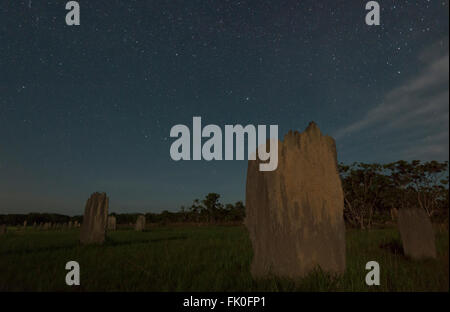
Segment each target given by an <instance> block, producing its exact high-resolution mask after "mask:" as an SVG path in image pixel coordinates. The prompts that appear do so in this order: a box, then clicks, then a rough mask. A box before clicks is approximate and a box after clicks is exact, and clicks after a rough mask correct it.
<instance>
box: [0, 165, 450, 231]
mask: <svg viewBox="0 0 450 312" xmlns="http://www.w3.org/2000/svg"><path fill="white" fill-rule="evenodd" d="M338 167H339V174H340V176H341V179H342V187H343V190H344V218H345V221H346V223H347V225H349V226H352V227H358V228H370V227H372V226H373V225H374V224H376V223H385V222H387V221H389V220H390V221H394V220H395V216H396V212H397V211H398V209H400V208H408V207H418V208H420V209H424V210H425V211H426V212H427V214H428V215H429V216H430V217H431V219H432V220H433V221H437V222H446V223H447V224H448V216H449V190H448V162H437V161H430V162H420V161H417V160H414V161H411V162H407V161H403V160H401V161H397V162H393V163H389V164H376V163H375V164H367V163H353V164H351V165H344V164H340V165H339V166H338ZM113 215H115V216H116V218H117V223H118V224H134V223H135V222H136V219H137V216H138V215H139V214H116V213H113ZM145 216H146V222H147V223H159V224H167V223H181V222H193V223H221V222H242V221H243V220H244V218H245V207H244V204H243V203H242V202H241V201H239V202H236V203H235V204H222V203H221V202H220V195H219V194H216V193H209V194H208V195H206V197H205V198H204V199H202V200H200V199H195V200H194V201H193V203H192V205H191V206H189V207H181V209H180V210H179V211H177V212H170V211H167V210H166V211H163V212H161V213H146V214H145ZM82 218H83V217H82V216H75V217H69V216H64V215H60V214H47V213H44V214H39V213H30V214H27V215H20V214H9V215H0V224H8V225H22V224H23V223H24V221H27V224H28V225H32V224H33V223H37V224H39V223H45V222H51V223H67V222H69V221H72V222H74V221H78V222H80V223H81V222H82Z"/></svg>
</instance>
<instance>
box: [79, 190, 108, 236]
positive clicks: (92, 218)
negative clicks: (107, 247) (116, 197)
mask: <svg viewBox="0 0 450 312" xmlns="http://www.w3.org/2000/svg"><path fill="white" fill-rule="evenodd" d="M108 205H109V199H108V197H107V196H106V193H94V194H92V195H91V197H90V198H89V199H88V200H87V202H86V207H85V208H84V216H83V224H82V225H81V229H80V242H81V243H82V244H101V243H103V242H104V241H105V234H106V226H107V220H108Z"/></svg>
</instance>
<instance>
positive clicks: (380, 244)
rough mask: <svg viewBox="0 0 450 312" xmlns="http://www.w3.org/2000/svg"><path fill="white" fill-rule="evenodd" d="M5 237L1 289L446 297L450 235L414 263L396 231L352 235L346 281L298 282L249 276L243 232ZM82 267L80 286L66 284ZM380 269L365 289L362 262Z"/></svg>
mask: <svg viewBox="0 0 450 312" xmlns="http://www.w3.org/2000/svg"><path fill="white" fill-rule="evenodd" d="M9 230H10V231H9V233H8V234H6V235H3V236H0V291H448V290H449V271H448V267H449V261H448V259H449V254H448V253H449V239H448V238H449V236H448V231H441V232H438V233H437V236H436V243H437V247H438V259H436V260H426V261H412V260H410V259H408V258H406V257H405V256H404V255H403V254H402V249H401V243H400V239H399V234H398V232H397V231H396V230H395V229H377V230H372V231H359V230H349V231H347V236H346V238H347V270H346V273H345V274H344V275H342V276H338V277H336V276H331V275H329V274H325V273H323V272H320V271H316V272H312V273H311V274H309V275H308V276H306V277H305V278H302V279H300V280H288V279H280V278H276V277H268V278H266V279H262V280H254V279H252V277H251V274H250V263H251V259H252V249H251V244H250V241H249V238H248V235H247V232H246V229H245V228H244V227H242V226H202V227H195V226H176V227H168V226H167V227H156V228H152V229H150V230H148V231H145V232H135V231H132V230H119V231H116V232H110V233H108V238H107V242H106V243H105V244H104V245H102V246H81V245H79V243H78V236H79V231H78V230H77V229H72V230H66V231H35V230H33V229H27V230H20V231H14V230H13V229H9ZM70 260H75V261H78V263H79V264H80V267H81V286H76V287H69V286H66V284H65V275H66V273H67V272H68V271H66V270H65V264H66V263H67V262H68V261H70ZM371 260H375V261H377V262H378V263H379V264H380V270H381V285H380V286H372V287H368V286H366V284H365V275H366V273H367V271H366V270H365V264H366V263H367V262H368V261H371Z"/></svg>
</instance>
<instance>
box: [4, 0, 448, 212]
mask: <svg viewBox="0 0 450 312" xmlns="http://www.w3.org/2000/svg"><path fill="white" fill-rule="evenodd" d="M66 2H67V1H56V0H55V1H38V0H27V1H16V0H14V1H13V0H10V1H1V3H0V213H27V212H32V211H34V212H56V213H64V214H82V212H83V210H84V203H85V201H86V200H87V198H88V197H89V195H90V194H91V193H93V192H95V191H104V192H107V194H108V196H109V197H110V211H111V212H160V211H162V210H165V209H167V210H173V211H174V210H178V209H179V208H180V206H181V205H189V204H190V203H191V202H192V200H193V199H195V198H202V197H204V195H206V194H207V193H209V192H217V193H219V194H221V195H222V200H223V202H235V201H237V200H245V178H246V167H247V161H212V162H207V161H181V162H175V161H173V160H172V159H171V158H170V153H169V149H170V145H171V143H172V142H173V141H174V139H173V138H170V136H169V133H170V129H171V127H172V126H174V125H176V124H185V125H187V126H189V127H190V128H192V117H193V116H201V117H202V122H203V125H206V124H209V123H212V124H216V125H218V126H220V127H221V128H222V129H223V127H224V125H225V124H233V125H234V124H243V125H246V124H254V125H258V124H264V125H270V124H277V125H279V137H280V139H282V137H283V136H284V134H285V133H287V132H288V131H289V130H290V129H293V130H299V131H303V130H304V129H305V128H306V126H307V125H308V123H309V122H310V121H311V120H314V121H315V122H316V123H317V124H318V125H319V127H320V128H321V130H322V132H323V133H326V134H329V135H332V136H333V137H335V139H336V142H337V149H338V158H339V161H341V162H345V163H350V162H353V161H363V162H372V161H376V162H390V161H395V160H399V159H406V160H412V159H421V160H431V159H436V160H441V161H442V160H448V158H449V152H448V149H449V89H448V83H449V52H448V51H449V49H448V28H449V6H448V0H445V1H438V0H432V1H426V0H417V1H403V0H390V1H379V3H380V6H381V25H380V26H367V25H366V24H365V14H366V13H367V11H366V10H365V4H366V2H367V1H356V0H345V1H318V0H314V1H282V0H277V1H264V0H255V1H226V0H220V1H211V0H189V1H188V0H185V1H179V0H170V1H144V0H142V1H131V0H127V1H125V0H121V1H118V0H115V1H114V0H110V1H100V0H96V1H87V0H80V1H79V3H80V7H81V25H80V26H72V27H70V26H67V25H66V24H65V15H66V13H67V11H66V10H65V4H66Z"/></svg>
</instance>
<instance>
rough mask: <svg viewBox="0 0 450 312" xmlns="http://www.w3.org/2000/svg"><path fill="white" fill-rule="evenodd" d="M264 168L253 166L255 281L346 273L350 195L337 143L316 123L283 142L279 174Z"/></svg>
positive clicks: (250, 198)
mask: <svg viewBox="0 0 450 312" xmlns="http://www.w3.org/2000/svg"><path fill="white" fill-rule="evenodd" d="M267 146H269V144H267ZM259 148H266V146H264V145H263V146H260V147H259ZM259 162H260V160H250V161H249V163H248V171H247V185H246V220H245V224H246V226H247V228H248V231H249V235H250V239H251V242H252V245H253V252H254V253H253V263H252V267H251V271H252V274H253V276H254V277H261V276H265V275H267V274H269V273H270V274H275V275H277V276H282V277H290V278H295V277H302V276H304V275H305V274H307V273H309V272H311V271H312V270H314V269H317V268H318V267H320V268H321V269H322V270H323V271H326V272H332V273H343V272H344V270H345V225H344V218H343V210H344V194H343V190H342V184H341V179H340V177H339V173H338V168H337V154H336V146H335V141H334V139H333V138H331V137H329V136H325V135H323V134H322V133H321V132H320V129H319V128H318V127H317V125H316V124H315V123H314V122H311V123H310V124H309V126H308V127H307V129H306V130H305V131H304V132H303V133H298V132H292V131H290V132H289V133H288V134H287V135H285V137H284V141H283V142H278V168H277V169H276V170H274V171H265V172H264V171H259Z"/></svg>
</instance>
